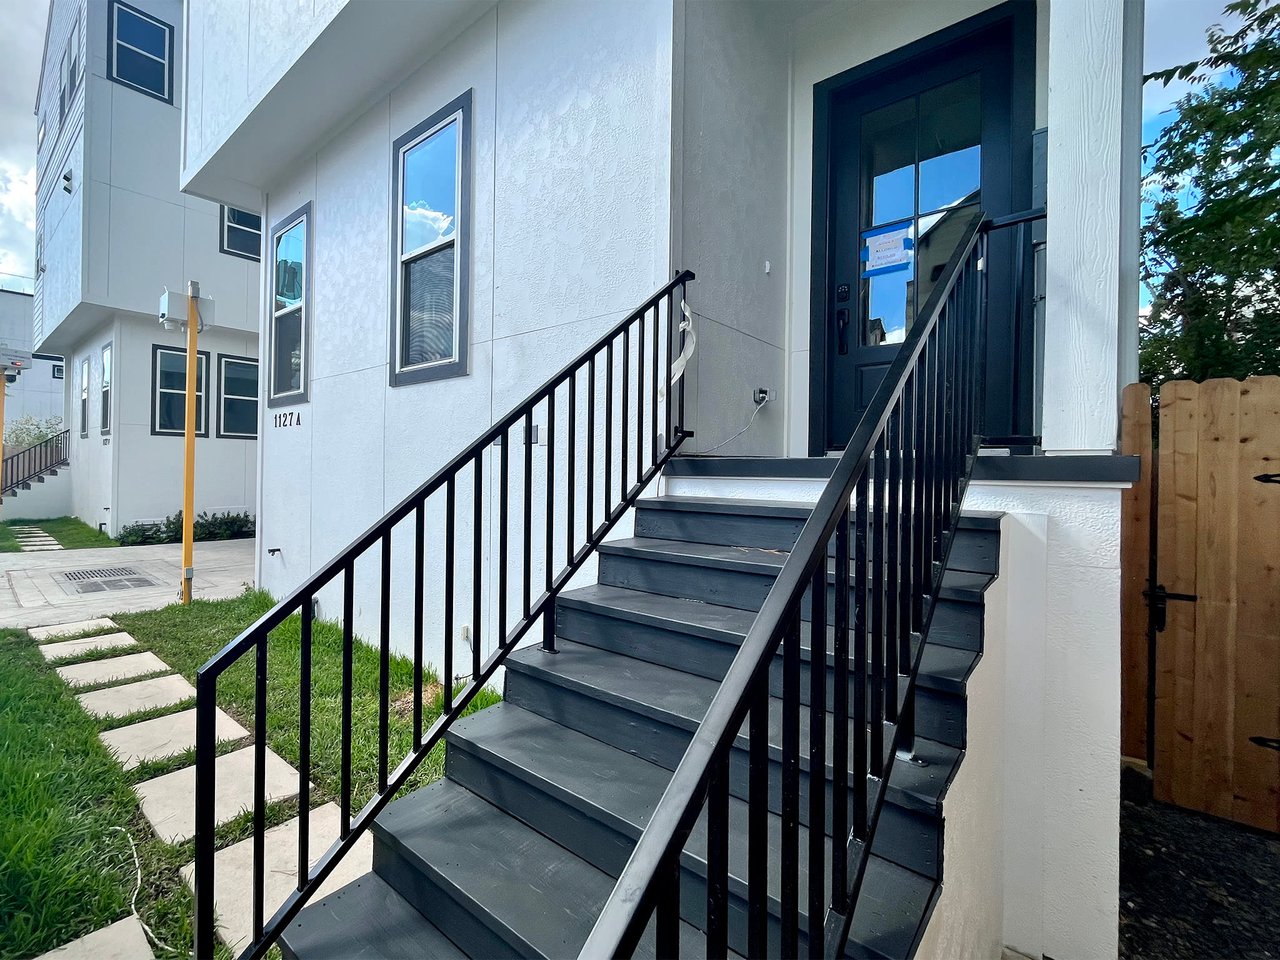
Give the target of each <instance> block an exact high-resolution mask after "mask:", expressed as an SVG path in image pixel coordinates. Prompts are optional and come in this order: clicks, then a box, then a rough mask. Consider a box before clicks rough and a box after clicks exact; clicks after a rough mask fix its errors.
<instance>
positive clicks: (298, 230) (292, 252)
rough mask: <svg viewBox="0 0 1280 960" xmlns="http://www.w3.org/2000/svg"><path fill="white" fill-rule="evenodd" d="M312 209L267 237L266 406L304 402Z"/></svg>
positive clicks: (287, 220) (303, 210)
mask: <svg viewBox="0 0 1280 960" xmlns="http://www.w3.org/2000/svg"><path fill="white" fill-rule="evenodd" d="M310 219H311V204H309V203H308V204H305V205H304V206H302V207H301V208H300V209H298V210H296V211H295V212H294V213H293V214H291V215H290V216H288V217H285V219H283V220H281V221H280V222H279V223H278V224H276V227H275V229H274V230H272V231H271V250H272V255H273V261H274V264H275V266H274V269H273V270H272V281H271V285H272V289H273V290H274V296H273V297H272V299H271V330H270V338H269V340H268V344H269V345H270V357H269V360H268V363H269V368H268V376H269V388H270V389H269V392H268V394H267V406H270V407H280V406H285V405H287V404H291V403H303V402H305V401H306V399H307V324H308V322H309V321H310V319H311V317H310V314H311V278H310V277H309V276H308V273H307V271H308V270H310V269H311V263H310V261H311V235H310Z"/></svg>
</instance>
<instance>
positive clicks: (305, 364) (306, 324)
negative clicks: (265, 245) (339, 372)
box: [267, 201, 311, 407]
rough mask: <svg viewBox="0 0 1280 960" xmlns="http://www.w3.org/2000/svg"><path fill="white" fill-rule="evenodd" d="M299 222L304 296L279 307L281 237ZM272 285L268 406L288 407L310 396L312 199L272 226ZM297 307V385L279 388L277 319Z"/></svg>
mask: <svg viewBox="0 0 1280 960" xmlns="http://www.w3.org/2000/svg"><path fill="white" fill-rule="evenodd" d="M299 223H301V224H302V298H301V301H300V302H299V304H298V305H297V306H296V307H285V308H283V309H280V310H277V309H276V290H278V289H279V287H278V286H277V281H276V270H277V269H278V268H279V264H280V254H279V246H280V238H281V237H282V236H284V234H286V233H288V232H289V231H290V230H292V229H293V228H294V227H296V226H297V225H298V224H299ZM270 249H271V285H270V287H269V288H268V289H267V302H268V303H269V304H270V305H271V307H270V310H271V318H270V319H271V326H270V329H269V331H268V341H267V345H268V347H269V352H268V356H267V406H268V407H286V406H289V405H291V404H295V403H306V402H307V400H308V399H310V392H309V391H310V388H311V378H310V376H309V362H310V353H311V349H310V348H311V343H310V340H311V331H310V326H311V203H310V202H309V201H308V202H307V203H304V204H303V205H302V206H301V207H299V208H298V209H297V210H295V211H294V212H293V213H291V214H290V215H289V216H287V217H285V218H284V219H283V220H281V221H280V222H279V223H277V224H276V225H275V227H273V228H272V230H271V248H270ZM295 311H297V312H298V314H299V318H300V319H299V323H298V329H299V337H298V342H299V350H300V356H299V373H298V389H296V390H288V391H277V390H276V366H277V365H276V346H277V333H278V330H279V325H278V323H277V321H278V320H279V319H280V318H281V317H283V316H286V315H287V314H290V313H293V312H295Z"/></svg>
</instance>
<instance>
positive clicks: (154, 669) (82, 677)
mask: <svg viewBox="0 0 1280 960" xmlns="http://www.w3.org/2000/svg"><path fill="white" fill-rule="evenodd" d="M55 669H56V670H57V672H58V676H60V677H61V678H62V679H63V680H65V681H66V682H67V683H68V684H69V685H70V686H73V687H88V686H92V685H94V684H98V683H110V682H111V681H112V680H128V679H129V678H130V677H141V676H144V675H145V674H148V673H160V672H162V671H164V670H168V669H169V665H168V664H167V663H165V662H164V661H163V660H161V659H160V658H159V657H157V656H156V655H155V654H154V653H152V652H151V651H150V650H147V651H145V652H143V653H131V654H129V655H128V656H124V657H112V658H111V659H109V660H90V661H89V662H88V663H75V664H72V665H71V666H69V667H57V668H55Z"/></svg>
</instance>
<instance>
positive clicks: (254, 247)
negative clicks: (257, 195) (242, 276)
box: [218, 206, 262, 261]
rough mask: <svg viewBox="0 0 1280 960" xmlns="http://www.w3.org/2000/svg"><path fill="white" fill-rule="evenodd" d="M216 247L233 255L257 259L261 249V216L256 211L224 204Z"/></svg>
mask: <svg viewBox="0 0 1280 960" xmlns="http://www.w3.org/2000/svg"><path fill="white" fill-rule="evenodd" d="M218 249H219V250H220V251H221V252H222V253H229V254H231V256H233V257H244V258H245V259H246V260H255V261H256V260H258V259H259V251H260V250H261V249H262V217H260V216H258V215H257V214H256V213H249V212H247V211H245V210H237V209H236V208H235V207H226V206H224V207H223V208H222V233H221V235H220V236H219V238H218Z"/></svg>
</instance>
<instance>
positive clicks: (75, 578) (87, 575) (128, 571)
mask: <svg viewBox="0 0 1280 960" xmlns="http://www.w3.org/2000/svg"><path fill="white" fill-rule="evenodd" d="M62 576H63V577H64V578H65V579H67V580H69V581H70V582H71V583H80V582H82V581H84V580H116V579H119V578H120V577H138V576H141V574H139V573H138V571H137V570H135V569H133V567H98V568H96V569H90V570H68V571H67V572H66V573H64V574H63V575H62Z"/></svg>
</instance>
